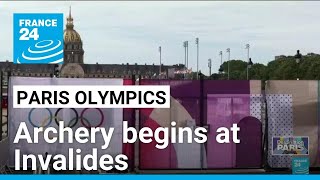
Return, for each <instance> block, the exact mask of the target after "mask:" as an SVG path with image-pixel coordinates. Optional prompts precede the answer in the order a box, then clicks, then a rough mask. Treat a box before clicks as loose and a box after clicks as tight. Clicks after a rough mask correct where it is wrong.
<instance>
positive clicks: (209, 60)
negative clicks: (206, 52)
mask: <svg viewBox="0 0 320 180" xmlns="http://www.w3.org/2000/svg"><path fill="white" fill-rule="evenodd" d="M208 67H209V78H210V77H211V59H208Z"/></svg>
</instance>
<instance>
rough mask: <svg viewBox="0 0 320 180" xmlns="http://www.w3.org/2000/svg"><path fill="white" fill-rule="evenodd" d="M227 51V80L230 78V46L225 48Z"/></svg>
mask: <svg viewBox="0 0 320 180" xmlns="http://www.w3.org/2000/svg"><path fill="white" fill-rule="evenodd" d="M227 53H228V80H229V79H230V48H227Z"/></svg>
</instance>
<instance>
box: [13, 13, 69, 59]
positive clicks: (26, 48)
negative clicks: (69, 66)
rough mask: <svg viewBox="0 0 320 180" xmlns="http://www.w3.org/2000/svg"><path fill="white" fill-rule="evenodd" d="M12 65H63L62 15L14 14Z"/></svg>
mask: <svg viewBox="0 0 320 180" xmlns="http://www.w3.org/2000/svg"><path fill="white" fill-rule="evenodd" d="M13 17H14V23H13V24H14V28H13V30H14V33H13V36H14V37H13V39H14V61H13V62H14V63H15V64H49V63H50V64H51V63H54V64H61V63H63V56H64V55H63V14H62V13H52V14H48V13H15V14H14V16H13Z"/></svg>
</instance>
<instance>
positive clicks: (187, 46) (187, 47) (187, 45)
mask: <svg viewBox="0 0 320 180" xmlns="http://www.w3.org/2000/svg"><path fill="white" fill-rule="evenodd" d="M186 49H187V69H188V67H189V43H188V41H186Z"/></svg>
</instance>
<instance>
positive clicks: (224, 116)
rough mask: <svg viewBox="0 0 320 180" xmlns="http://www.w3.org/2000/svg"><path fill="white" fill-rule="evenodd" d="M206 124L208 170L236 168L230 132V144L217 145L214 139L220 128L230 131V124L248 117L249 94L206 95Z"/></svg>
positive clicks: (233, 145)
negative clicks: (207, 126) (207, 125)
mask: <svg viewBox="0 0 320 180" xmlns="http://www.w3.org/2000/svg"><path fill="white" fill-rule="evenodd" d="M207 96H208V101H207V103H208V104H207V107H208V114H207V117H208V118H207V122H208V124H210V132H209V135H208V143H207V152H208V153H207V161H208V168H233V167H235V166H236V146H235V144H234V143H233V139H232V133H231V132H230V143H225V144H219V143H218V142H217V140H216V139H215V138H216V136H217V135H218V133H217V132H216V131H217V129H218V128H220V127H226V128H228V129H230V128H231V127H232V124H234V123H238V122H239V121H240V120H241V119H242V118H244V117H246V116H248V115H250V95H249V94H242V95H239V94H230V95H229V94H224V95H214V94H208V95H207Z"/></svg>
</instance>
